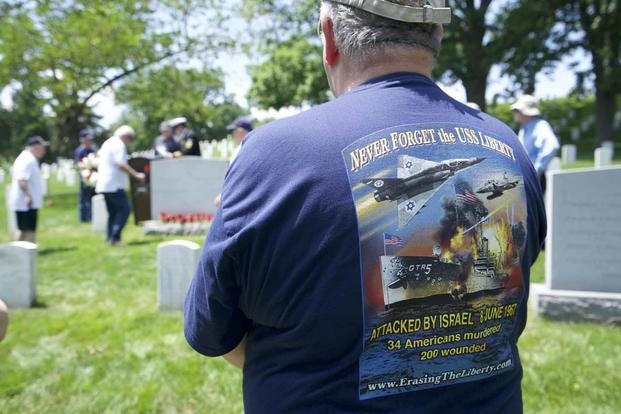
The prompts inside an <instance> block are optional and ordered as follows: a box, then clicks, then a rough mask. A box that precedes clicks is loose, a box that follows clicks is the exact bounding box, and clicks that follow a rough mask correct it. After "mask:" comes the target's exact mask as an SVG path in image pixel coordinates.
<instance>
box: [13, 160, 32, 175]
mask: <svg viewBox="0 0 621 414" xmlns="http://www.w3.org/2000/svg"><path fill="white" fill-rule="evenodd" d="M33 167H34V164H33V163H31V162H26V161H24V160H23V159H21V160H20V162H16V163H15V165H14V166H13V171H12V172H11V173H12V174H13V176H14V177H15V179H17V180H29V179H30V177H31V176H32V172H33V169H34V168H33Z"/></svg>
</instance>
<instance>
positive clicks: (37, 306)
mask: <svg viewBox="0 0 621 414" xmlns="http://www.w3.org/2000/svg"><path fill="white" fill-rule="evenodd" d="M47 307H48V306H47V303H45V302H43V301H42V300H40V299H39V298H36V299H35V300H34V301H33V302H32V308H33V309H47Z"/></svg>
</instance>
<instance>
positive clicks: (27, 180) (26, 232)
mask: <svg viewBox="0 0 621 414" xmlns="http://www.w3.org/2000/svg"><path fill="white" fill-rule="evenodd" d="M48 145H49V143H48V142H47V141H45V140H44V139H43V138H41V137H39V136H33V137H30V138H28V141H27V142H26V148H25V149H24V150H23V151H22V153H21V154H19V156H18V157H17V159H16V160H15V163H14V164H13V168H12V169H11V175H12V177H13V178H12V182H11V190H10V193H9V206H10V208H11V209H12V210H13V211H15V214H16V216H17V228H18V231H17V233H16V234H15V239H16V240H19V241H28V242H31V243H35V241H36V240H35V239H36V237H35V235H36V231H37V216H38V211H39V209H40V208H41V207H42V206H43V191H42V185H41V170H40V168H39V160H41V159H42V158H43V157H44V156H45V151H46V147H47V146H48Z"/></svg>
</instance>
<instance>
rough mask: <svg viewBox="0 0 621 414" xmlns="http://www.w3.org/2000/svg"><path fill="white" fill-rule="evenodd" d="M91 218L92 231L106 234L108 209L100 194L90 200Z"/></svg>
mask: <svg viewBox="0 0 621 414" xmlns="http://www.w3.org/2000/svg"><path fill="white" fill-rule="evenodd" d="M91 217H92V220H91V225H92V226H93V231H94V232H95V233H103V234H106V233H107V232H108V209H107V208H106V200H105V198H104V196H103V195H102V194H97V195H96V196H94V197H93V198H92V199H91Z"/></svg>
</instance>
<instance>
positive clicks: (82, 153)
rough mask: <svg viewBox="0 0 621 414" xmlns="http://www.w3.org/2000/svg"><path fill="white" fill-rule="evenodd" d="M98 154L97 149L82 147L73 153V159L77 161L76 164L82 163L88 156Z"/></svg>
mask: <svg viewBox="0 0 621 414" xmlns="http://www.w3.org/2000/svg"><path fill="white" fill-rule="evenodd" d="M96 152H97V150H96V149H95V148H93V147H84V146H82V145H80V146H79V147H77V148H76V149H75V151H74V152H73V159H74V160H75V162H80V161H82V160H83V159H84V158H86V157H88V154H92V153H96Z"/></svg>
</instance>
